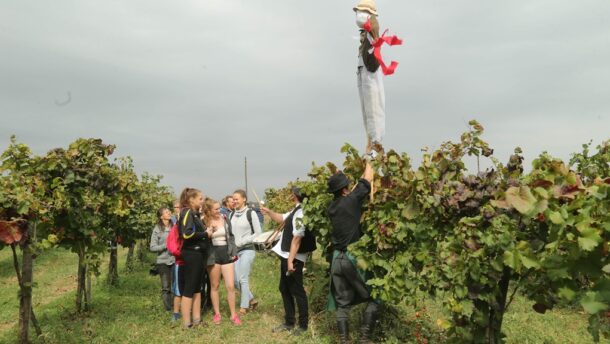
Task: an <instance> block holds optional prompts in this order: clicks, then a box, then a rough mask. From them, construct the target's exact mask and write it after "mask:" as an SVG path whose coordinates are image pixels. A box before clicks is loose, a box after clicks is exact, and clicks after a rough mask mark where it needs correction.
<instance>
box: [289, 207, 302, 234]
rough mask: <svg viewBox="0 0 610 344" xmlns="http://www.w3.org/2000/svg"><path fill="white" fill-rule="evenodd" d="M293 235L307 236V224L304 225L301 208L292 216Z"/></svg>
mask: <svg viewBox="0 0 610 344" xmlns="http://www.w3.org/2000/svg"><path fill="white" fill-rule="evenodd" d="M292 235H294V236H298V237H304V236H305V226H304V225H303V209H299V210H297V211H296V212H295V213H294V216H293V217H292Z"/></svg>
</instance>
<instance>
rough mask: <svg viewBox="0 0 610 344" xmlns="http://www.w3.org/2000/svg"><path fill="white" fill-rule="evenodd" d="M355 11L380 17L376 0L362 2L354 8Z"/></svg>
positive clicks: (362, 0) (363, 0)
mask: <svg viewBox="0 0 610 344" xmlns="http://www.w3.org/2000/svg"><path fill="white" fill-rule="evenodd" d="M354 11H365V12H368V13H370V14H373V15H378V14H377V5H375V0H360V2H359V3H358V5H356V7H354Z"/></svg>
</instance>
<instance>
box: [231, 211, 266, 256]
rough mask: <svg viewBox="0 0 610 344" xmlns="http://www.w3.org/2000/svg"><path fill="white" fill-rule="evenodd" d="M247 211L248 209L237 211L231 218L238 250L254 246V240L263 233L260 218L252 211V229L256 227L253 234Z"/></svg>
mask: <svg viewBox="0 0 610 344" xmlns="http://www.w3.org/2000/svg"><path fill="white" fill-rule="evenodd" d="M247 210H248V207H245V208H243V209H240V210H236V211H235V213H234V214H233V216H232V217H231V227H232V229H233V235H235V245H236V246H237V249H238V250H239V249H242V248H244V246H248V245H252V242H253V241H254V238H256V237H257V236H258V235H259V234H261V232H262V230H261V224H260V222H259V221H258V216H256V212H254V211H253V210H251V211H252V227H254V234H252V229H251V228H250V223H248V217H247V216H246V211H247Z"/></svg>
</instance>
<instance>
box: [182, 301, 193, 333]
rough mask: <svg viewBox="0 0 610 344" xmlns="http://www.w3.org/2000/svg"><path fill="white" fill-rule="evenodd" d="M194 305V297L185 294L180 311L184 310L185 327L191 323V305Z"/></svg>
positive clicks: (183, 320)
mask: <svg viewBox="0 0 610 344" xmlns="http://www.w3.org/2000/svg"><path fill="white" fill-rule="evenodd" d="M192 305H193V299H192V298H190V297H186V296H183V297H182V300H181V301H180V311H181V312H182V323H183V324H184V327H188V326H189V325H191V306H192Z"/></svg>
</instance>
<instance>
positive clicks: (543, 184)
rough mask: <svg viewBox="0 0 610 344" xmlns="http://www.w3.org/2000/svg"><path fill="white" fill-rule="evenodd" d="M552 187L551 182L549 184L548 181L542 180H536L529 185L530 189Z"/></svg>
mask: <svg viewBox="0 0 610 344" xmlns="http://www.w3.org/2000/svg"><path fill="white" fill-rule="evenodd" d="M551 185H553V182H550V181H548V180H544V179H538V180H536V181H535V182H532V183H531V184H530V187H532V188H537V187H539V186H540V187H543V188H548V187H549V186H551Z"/></svg>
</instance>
